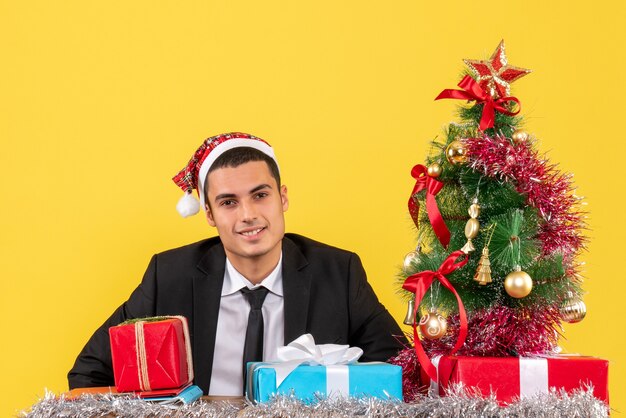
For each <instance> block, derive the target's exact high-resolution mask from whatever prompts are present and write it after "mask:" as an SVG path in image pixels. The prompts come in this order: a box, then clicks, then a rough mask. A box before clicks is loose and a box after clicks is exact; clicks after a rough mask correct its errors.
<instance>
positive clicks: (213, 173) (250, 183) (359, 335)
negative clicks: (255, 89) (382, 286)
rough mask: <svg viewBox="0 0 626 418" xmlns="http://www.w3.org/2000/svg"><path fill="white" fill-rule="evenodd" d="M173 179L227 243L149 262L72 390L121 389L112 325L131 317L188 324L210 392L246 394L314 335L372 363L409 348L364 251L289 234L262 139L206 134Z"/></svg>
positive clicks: (282, 190) (73, 375)
mask: <svg viewBox="0 0 626 418" xmlns="http://www.w3.org/2000/svg"><path fill="white" fill-rule="evenodd" d="M174 182H175V183H176V184H177V185H179V186H180V187H181V188H182V189H183V190H184V191H185V196H183V199H181V202H179V205H178V206H177V208H178V210H179V212H180V213H181V214H182V215H183V216H188V215H191V214H194V213H196V212H197V211H198V204H197V201H195V199H193V198H192V196H191V192H192V191H193V189H196V190H197V191H198V195H199V197H200V202H201V205H202V206H203V208H204V210H205V213H206V218H207V221H208V223H209V224H210V225H211V226H214V227H216V228H217V231H218V234H219V237H216V238H210V239H207V240H204V241H200V242H198V243H195V244H191V245H188V246H185V247H182V248H178V249H174V250H170V251H166V252H163V253H161V254H157V255H155V256H153V257H152V260H151V261H150V264H149V266H148V269H147V271H146V273H145V275H144V278H143V281H142V282H141V284H140V285H139V287H138V288H137V289H136V290H135V291H134V292H133V293H132V294H131V296H130V298H129V299H128V301H127V302H125V303H124V304H123V305H122V306H120V307H119V308H118V309H117V310H116V311H115V312H114V313H113V315H112V316H111V317H110V318H109V319H108V320H107V321H106V322H105V323H104V324H103V325H102V326H101V327H100V328H99V329H98V330H97V331H96V332H95V334H94V335H93V336H92V337H91V339H90V340H89V342H88V343H87V345H86V346H85V348H84V349H83V351H82V352H81V353H80V355H79V356H78V358H77V359H76V363H75V364H74V367H73V368H72V370H71V371H70V372H69V374H68V380H69V385H70V388H74V387H88V386H107V385H113V383H114V380H113V371H112V366H111V351H110V346H109V337H108V329H109V327H111V326H115V325H117V324H119V323H120V322H123V321H125V320H127V319H130V318H141V317H148V316H156V315H159V316H160V315H183V316H185V317H186V318H187V319H188V322H189V329H190V335H191V341H192V343H191V344H192V352H193V359H194V374H195V384H197V385H198V386H200V388H202V390H203V391H204V393H205V394H209V395H231V396H236V395H241V394H242V392H243V381H244V380H243V373H244V371H243V365H244V364H245V363H246V362H247V361H261V360H266V361H268V360H273V359H275V355H276V349H277V348H278V347H279V346H282V345H286V344H288V343H289V342H291V341H293V340H294V339H296V338H297V337H299V336H300V335H302V334H305V333H311V334H312V335H313V337H314V338H315V341H316V343H317V344H324V343H336V344H350V345H351V346H358V347H361V348H362V349H363V350H364V355H363V357H362V360H363V361H373V360H379V361H384V360H387V359H388V358H389V357H391V356H393V355H395V354H396V353H397V351H398V350H399V349H401V348H402V344H404V343H405V342H406V341H405V339H404V337H403V336H402V332H401V331H400V329H399V327H398V325H397V324H396V322H395V321H394V320H393V318H392V317H391V316H390V315H389V313H388V312H387V311H386V309H385V308H384V307H383V306H382V305H381V304H380V303H379V302H378V299H377V298H376V295H375V294H374V292H373V290H372V288H371V287H370V286H369V284H368V283H367V280H366V276H365V272H364V270H363V267H362V265H361V262H360V260H359V258H358V256H357V255H356V254H353V253H350V252H347V251H343V250H340V249H337V248H333V247H330V246H327V245H324V244H321V243H318V242H315V241H312V240H310V239H308V238H305V237H302V236H299V235H295V234H285V220H284V212H285V211H286V210H287V208H288V207H289V199H288V197H287V188H286V186H284V185H282V184H281V181H280V174H279V170H278V165H277V163H276V160H275V156H274V152H273V149H272V148H271V147H270V146H269V144H267V143H266V142H265V141H263V140H261V139H260V138H257V137H254V136H252V135H248V134H241V133H231V134H224V135H218V136H215V137H211V138H208V139H207V140H205V142H204V143H203V144H202V146H201V147H200V148H199V149H198V150H197V151H196V153H195V154H194V156H193V157H192V159H191V161H190V162H189V164H188V165H187V166H186V167H185V168H184V169H183V170H181V171H180V172H179V173H178V174H177V175H176V176H175V177H174ZM255 295H256V296H255ZM259 328H260V329H259ZM255 346H256V348H255Z"/></svg>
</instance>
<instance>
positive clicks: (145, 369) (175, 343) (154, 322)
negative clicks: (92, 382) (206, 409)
mask: <svg viewBox="0 0 626 418" xmlns="http://www.w3.org/2000/svg"><path fill="white" fill-rule="evenodd" d="M109 337H110V340H111V356H112V359H113V374H114V376H115V387H116V389H117V390H118V391H119V392H131V391H142V392H149V391H154V390H160V389H171V388H179V387H182V386H184V385H187V384H188V383H190V382H191V381H192V380H193V363H192V358H191V344H190V340H189V330H188V327H187V320H186V319H185V318H184V317H182V316H176V317H165V318H164V317H159V318H146V319H141V320H136V321H133V322H131V323H123V324H121V325H118V326H115V327H111V328H109Z"/></svg>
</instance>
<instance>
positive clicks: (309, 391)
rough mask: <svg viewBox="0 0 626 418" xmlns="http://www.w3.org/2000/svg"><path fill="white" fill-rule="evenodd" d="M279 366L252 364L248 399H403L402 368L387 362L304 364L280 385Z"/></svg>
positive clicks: (247, 393)
mask: <svg viewBox="0 0 626 418" xmlns="http://www.w3.org/2000/svg"><path fill="white" fill-rule="evenodd" d="M277 364H278V363H249V364H248V373H247V376H248V378H247V382H246V397H247V398H248V399H249V400H250V401H251V402H255V403H256V402H267V401H268V400H269V399H270V398H271V396H272V395H275V394H285V395H290V394H292V393H293V394H294V395H295V396H296V397H297V398H298V399H300V400H302V401H304V402H307V403H310V402H312V401H315V400H316V399H318V396H319V395H321V396H324V397H340V396H342V397H348V396H353V397H363V396H367V397H376V398H381V399H397V400H402V368H401V367H400V366H395V365H391V364H386V363H377V362H375V363H353V364H347V365H330V366H322V365H306V364H303V365H300V366H298V367H297V368H295V369H294V370H293V371H292V372H291V373H289V375H288V376H287V377H286V378H285V379H284V380H283V381H282V383H279V384H278V385H277V372H276V368H275V367H276V365H277Z"/></svg>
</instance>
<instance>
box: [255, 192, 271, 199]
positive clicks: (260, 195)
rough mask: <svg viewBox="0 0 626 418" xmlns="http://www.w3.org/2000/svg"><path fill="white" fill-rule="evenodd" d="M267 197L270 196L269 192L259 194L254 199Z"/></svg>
mask: <svg viewBox="0 0 626 418" xmlns="http://www.w3.org/2000/svg"><path fill="white" fill-rule="evenodd" d="M267 196H268V194H267V192H259V193H257V194H256V195H255V196H254V197H255V198H256V199H263V198H264V197H267Z"/></svg>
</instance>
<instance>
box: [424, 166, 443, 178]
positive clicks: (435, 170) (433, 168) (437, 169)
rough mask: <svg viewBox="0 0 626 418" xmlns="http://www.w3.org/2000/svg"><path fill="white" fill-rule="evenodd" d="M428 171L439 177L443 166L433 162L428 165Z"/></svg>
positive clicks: (432, 175)
mask: <svg viewBox="0 0 626 418" xmlns="http://www.w3.org/2000/svg"><path fill="white" fill-rule="evenodd" d="M426 171H427V172H428V175H429V176H431V177H439V176H440V175H441V166H440V165H439V164H437V163H432V164H431V165H429V166H428V169H427V170H426Z"/></svg>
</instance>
